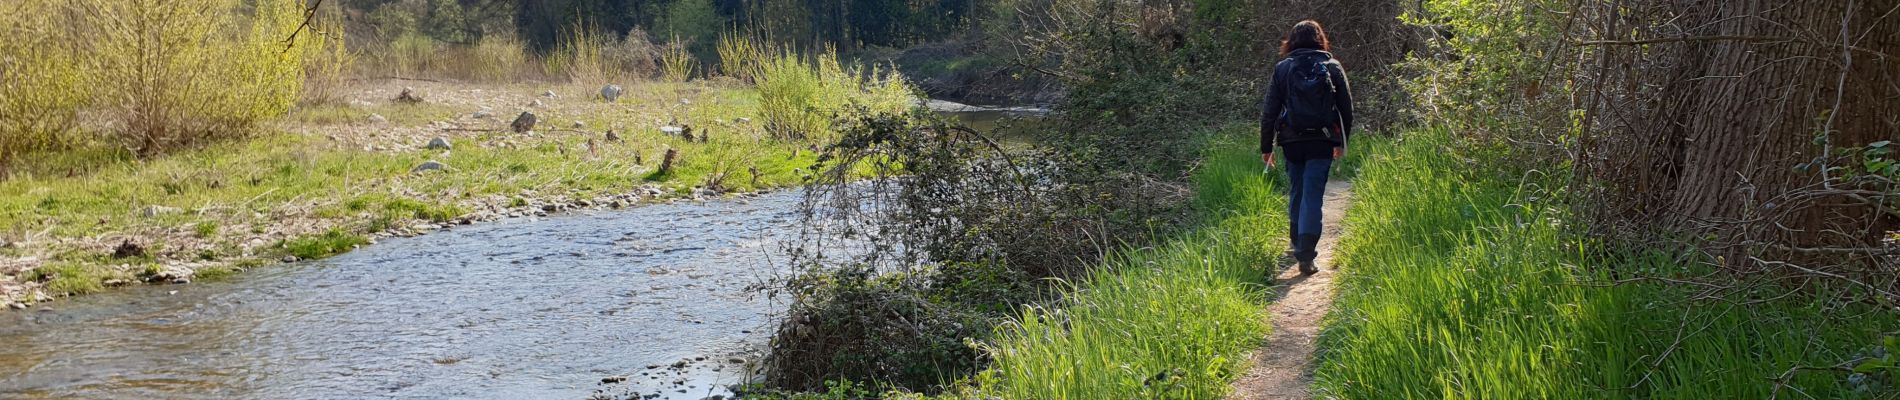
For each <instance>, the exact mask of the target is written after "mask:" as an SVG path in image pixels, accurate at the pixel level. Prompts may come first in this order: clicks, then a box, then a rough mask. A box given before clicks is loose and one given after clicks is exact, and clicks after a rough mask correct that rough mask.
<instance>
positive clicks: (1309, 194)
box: [1286, 158, 1333, 262]
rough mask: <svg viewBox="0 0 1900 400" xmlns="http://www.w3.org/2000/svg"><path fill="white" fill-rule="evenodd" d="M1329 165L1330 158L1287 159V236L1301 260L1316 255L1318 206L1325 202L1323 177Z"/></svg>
mask: <svg viewBox="0 0 1900 400" xmlns="http://www.w3.org/2000/svg"><path fill="white" fill-rule="evenodd" d="M1332 169H1333V160H1332V159H1330V158H1322V159H1312V160H1299V161H1294V160H1287V163H1286V178H1287V200H1288V201H1287V203H1286V215H1287V224H1288V227H1287V236H1288V237H1290V238H1291V239H1292V241H1293V243H1292V246H1293V258H1295V259H1298V260H1300V261H1305V262H1311V261H1313V258H1315V257H1319V237H1320V229H1322V227H1321V226H1320V210H1321V208H1322V207H1324V205H1325V204H1326V178H1327V175H1328V174H1330V173H1331V172H1332Z"/></svg>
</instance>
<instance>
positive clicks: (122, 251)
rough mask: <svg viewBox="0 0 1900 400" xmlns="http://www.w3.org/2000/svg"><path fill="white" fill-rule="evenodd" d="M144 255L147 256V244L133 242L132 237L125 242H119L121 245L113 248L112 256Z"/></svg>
mask: <svg viewBox="0 0 1900 400" xmlns="http://www.w3.org/2000/svg"><path fill="white" fill-rule="evenodd" d="M144 256H145V246H140V245H139V244H138V243H132V239H126V240H125V241H123V242H119V247H114V248H112V258H128V257H144Z"/></svg>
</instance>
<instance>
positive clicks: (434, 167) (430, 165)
mask: <svg viewBox="0 0 1900 400" xmlns="http://www.w3.org/2000/svg"><path fill="white" fill-rule="evenodd" d="M448 167H449V166H447V165H442V163H440V162H436V161H435V160H429V161H424V162H422V165H417V166H416V168H415V169H411V170H409V173H412V174H415V173H422V172H425V171H441V170H442V169H444V168H448Z"/></svg>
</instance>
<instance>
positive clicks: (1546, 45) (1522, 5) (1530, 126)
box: [1401, 0, 1581, 159]
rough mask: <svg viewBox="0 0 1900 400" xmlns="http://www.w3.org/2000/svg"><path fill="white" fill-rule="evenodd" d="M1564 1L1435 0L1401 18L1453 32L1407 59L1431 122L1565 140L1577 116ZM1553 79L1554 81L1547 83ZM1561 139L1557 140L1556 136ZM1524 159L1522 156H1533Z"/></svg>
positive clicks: (1495, 136) (1492, 134) (1483, 132)
mask: <svg viewBox="0 0 1900 400" xmlns="http://www.w3.org/2000/svg"><path fill="white" fill-rule="evenodd" d="M1564 7H1567V5H1566V2H1563V1H1559V0H1534V1H1525V2H1515V3H1490V2H1472V1H1458V0H1433V1H1426V2H1423V3H1422V8H1421V9H1418V10H1413V11H1412V12H1410V13H1408V14H1406V15H1404V16H1402V17H1401V20H1403V21H1405V22H1407V23H1408V24H1411V25H1414V26H1422V27H1426V28H1427V29H1430V30H1432V31H1434V33H1437V34H1441V35H1444V36H1449V38H1448V39H1444V40H1433V41H1429V42H1427V44H1428V45H1429V46H1430V50H1432V51H1424V52H1418V53H1414V55H1413V56H1412V58H1411V59H1409V60H1407V61H1406V62H1405V63H1403V64H1402V66H1401V68H1402V69H1405V70H1407V72H1408V75H1409V76H1412V77H1414V78H1413V79H1411V81H1409V82H1405V83H1404V84H1405V87H1406V89H1407V91H1408V92H1410V93H1411V95H1412V98H1413V99H1416V101H1417V102H1419V103H1420V104H1418V105H1417V106H1416V107H1413V108H1414V109H1415V112H1417V113H1419V114H1422V115H1423V116H1424V117H1425V118H1426V120H1427V123H1428V124H1432V125H1442V126H1445V127H1447V128H1450V129H1453V130H1454V131H1456V132H1459V133H1460V134H1462V135H1465V136H1468V137H1482V138H1487V139H1490V140H1501V139H1502V138H1503V137H1505V136H1506V135H1510V136H1511V137H1519V138H1521V137H1526V136H1528V135H1530V134H1536V135H1541V136H1540V137H1548V138H1558V137H1560V136H1563V135H1566V134H1569V132H1566V131H1565V129H1567V128H1570V125H1571V124H1570V123H1567V122H1566V121H1567V120H1569V119H1572V118H1577V117H1581V115H1572V114H1571V110H1570V103H1571V99H1570V98H1569V91H1570V90H1572V88H1570V87H1569V84H1568V83H1565V82H1560V81H1557V80H1555V79H1553V78H1551V77H1554V76H1563V74H1561V73H1560V72H1563V71H1564V69H1565V68H1570V67H1569V66H1568V64H1567V63H1563V62H1557V63H1553V62H1551V61H1552V60H1553V59H1561V58H1562V57H1572V56H1574V55H1571V54H1561V53H1558V50H1557V47H1556V46H1554V45H1553V44H1557V43H1561V41H1562V40H1565V38H1564V37H1563V34H1562V33H1563V32H1562V29H1563V25H1564V24H1565V23H1566V22H1565V17H1564V16H1563V15H1561V14H1559V13H1553V12H1544V11H1539V10H1557V9H1564ZM1546 79H1551V81H1549V82H1546ZM1553 140H1556V139H1553ZM1530 158H1531V157H1519V158H1518V159H1530Z"/></svg>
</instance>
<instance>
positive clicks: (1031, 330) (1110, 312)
mask: <svg viewBox="0 0 1900 400" xmlns="http://www.w3.org/2000/svg"><path fill="white" fill-rule="evenodd" d="M1248 131H1249V130H1247V129H1240V128H1235V129H1228V130H1225V131H1224V132H1225V133H1224V134H1222V135H1220V137H1219V138H1218V139H1216V140H1213V141H1211V142H1210V144H1209V145H1208V146H1207V148H1208V149H1209V150H1208V156H1207V162H1206V164H1205V165H1203V166H1202V168H1200V169H1198V170H1197V171H1196V173H1195V183H1196V199H1195V202H1196V205H1197V208H1198V209H1199V210H1200V212H1201V213H1202V215H1203V217H1204V219H1203V221H1204V222H1203V223H1202V224H1201V226H1199V227H1198V228H1197V229H1194V230H1192V231H1190V232H1188V233H1186V234H1184V235H1181V236H1179V237H1178V238H1176V239H1173V240H1170V241H1168V242H1166V243H1163V244H1160V245H1157V246H1155V247H1153V248H1148V249H1128V250H1124V251H1120V252H1118V253H1116V254H1114V255H1113V256H1111V257H1109V258H1108V259H1107V260H1106V261H1105V262H1104V264H1103V265H1102V266H1101V268H1100V269H1099V270H1097V271H1095V272H1093V273H1091V274H1090V276H1089V277H1088V278H1086V279H1084V280H1082V281H1080V282H1075V283H1074V284H1073V286H1072V287H1071V288H1069V289H1068V290H1066V291H1065V292H1066V293H1067V295H1066V297H1065V298H1064V299H1063V300H1062V301H1060V303H1059V304H1057V306H1056V307H1053V308H1034V309H1030V310H1027V311H1025V312H1024V313H1023V314H1022V316H1021V317H1020V318H1018V320H1017V321H1015V322H1014V323H1011V324H1006V325H1004V327H1002V328H999V329H1000V331H999V332H998V339H996V341H995V343H994V344H992V345H991V352H992V355H993V356H994V357H995V361H994V364H993V365H992V367H991V368H990V370H988V371H985V372H983V373H981V374H979V376H978V378H977V382H978V392H981V393H982V394H983V395H986V396H996V397H1000V398H1007V399H1218V398H1221V397H1222V396H1223V395H1225V394H1226V393H1227V391H1228V390H1229V385H1230V382H1231V381H1232V380H1233V379H1234V378H1236V377H1238V376H1239V374H1240V373H1241V372H1243V371H1244V368H1246V365H1245V364H1246V363H1245V360H1244V359H1243V358H1244V356H1243V354H1244V353H1245V352H1246V351H1248V350H1251V349H1253V348H1254V347H1255V346H1257V345H1258V344H1259V341H1260V338H1262V337H1265V335H1266V333H1267V330H1268V327H1267V326H1266V323H1265V321H1264V319H1263V314H1262V312H1263V311H1262V310H1263V308H1262V307H1263V306H1264V298H1263V296H1264V289H1265V286H1264V285H1266V284H1267V282H1266V277H1267V276H1268V275H1269V273H1270V272H1271V271H1274V270H1269V269H1267V268H1266V267H1268V266H1272V265H1274V264H1273V263H1274V262H1275V261H1274V259H1275V257H1276V256H1277V255H1278V253H1279V252H1280V250H1281V249H1282V248H1283V246H1284V243H1281V242H1282V241H1280V240H1276V238H1280V237H1284V234H1285V231H1284V230H1285V227H1286V222H1285V221H1286V220H1285V215H1284V214H1285V213H1284V212H1282V211H1279V210H1283V209H1284V205H1285V204H1286V203H1285V199H1284V197H1283V195H1281V194H1279V192H1278V190H1279V184H1278V183H1277V182H1279V180H1277V179H1264V180H1263V178H1262V176H1261V163H1260V156H1259V154H1258V153H1255V152H1254V149H1253V147H1252V146H1248V145H1246V143H1248V141H1246V140H1244V139H1245V136H1246V135H1245V133H1246V132H1248ZM1263 181H1264V182H1270V183H1266V184H1263Z"/></svg>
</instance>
